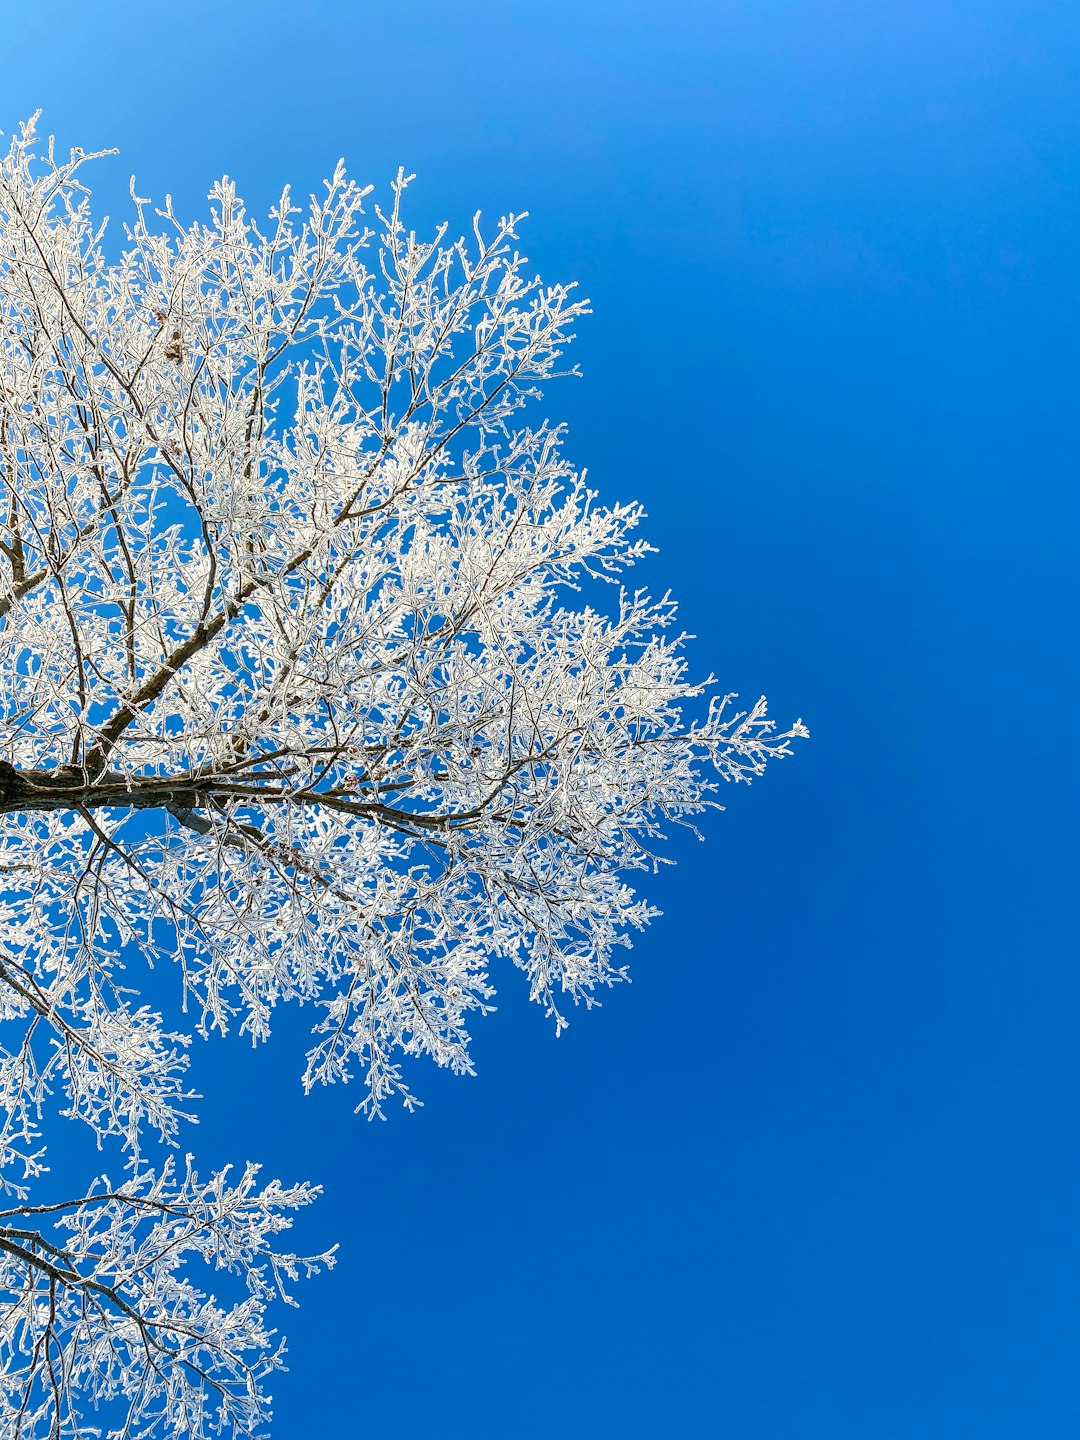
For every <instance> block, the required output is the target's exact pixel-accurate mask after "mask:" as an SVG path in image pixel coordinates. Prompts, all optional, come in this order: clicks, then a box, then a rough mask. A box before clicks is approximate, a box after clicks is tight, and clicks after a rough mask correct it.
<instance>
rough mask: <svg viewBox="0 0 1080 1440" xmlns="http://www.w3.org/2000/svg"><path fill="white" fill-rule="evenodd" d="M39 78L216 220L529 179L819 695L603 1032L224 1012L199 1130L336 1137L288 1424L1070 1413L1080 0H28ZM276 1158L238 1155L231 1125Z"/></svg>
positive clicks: (433, 201)
mask: <svg viewBox="0 0 1080 1440" xmlns="http://www.w3.org/2000/svg"><path fill="white" fill-rule="evenodd" d="M9 8H10V13H8V14H6V15H5V17H4V27H3V34H2V36H0V81H2V85H0V93H2V95H3V99H4V104H3V111H4V114H3V116H2V117H0V125H2V126H3V128H4V129H8V130H9V129H11V128H12V127H13V126H14V125H15V124H16V123H17V121H18V120H19V119H20V118H22V117H23V116H25V115H26V114H27V113H29V112H30V111H32V110H33V109H35V108H37V107H38V106H42V107H44V111H45V114H44V119H43V124H44V126H45V128H46V129H48V130H53V131H55V132H56V133H57V135H58V137H59V139H60V140H61V141H62V143H63V144H65V145H67V144H80V145H82V146H84V148H87V149H90V148H92V147H96V146H99V145H116V146H118V147H120V149H121V151H122V155H121V158H120V160H119V161H110V162H108V164H107V166H103V167H102V168H101V174H100V190H99V194H100V203H101V204H102V206H103V207H105V208H107V209H109V210H110V211H111V212H112V213H114V214H117V215H119V214H120V213H121V212H122V209H123V202H124V197H125V195H126V180H127V175H128V174H129V173H130V171H132V170H134V171H135V172H136V174H137V176H138V180H139V188H140V190H141V191H142V193H152V194H155V195H161V194H163V193H164V192H165V191H166V190H169V191H171V192H172V194H173V195H174V197H175V199H176V202H177V208H178V209H179V210H180V211H181V212H186V213H187V214H189V215H194V214H195V213H196V212H197V209H198V206H199V205H200V203H201V200H202V197H203V196H204V195H205V191H206V189H207V188H208V185H209V183H210V181H211V180H212V179H213V178H214V177H216V176H217V175H220V174H221V173H222V172H223V171H227V172H228V173H229V174H231V175H233V176H235V177H236V178H237V180H238V182H239V184H240V187H241V190H242V192H243V193H245V194H246V195H247V197H248V198H249V199H250V201H251V202H252V203H253V204H255V205H257V206H262V205H265V204H267V203H269V201H270V200H271V199H272V198H273V197H274V196H275V195H276V193H277V190H278V189H279V188H280V184H281V182H282V181H284V180H286V179H288V180H291V181H293V182H294V183H295V185H296V187H297V188H298V189H299V190H301V191H305V190H307V189H309V188H313V187H314V186H315V185H316V184H317V183H318V181H319V179H320V178H321V176H322V175H323V174H324V173H325V172H326V171H327V170H328V169H329V168H330V167H332V165H333V163H334V161H335V160H336V159H337V157H338V156H339V155H342V154H343V155H345V156H346V157H347V159H348V160H349V163H350V166H351V168H352V169H353V171H354V172H355V173H357V174H358V175H359V176H360V177H361V178H364V179H370V180H373V181H375V182H376V183H377V184H383V183H385V182H386V181H388V180H389V179H390V178H391V176H392V175H393V174H394V172H395V171H396V169H397V167H398V165H399V164H400V165H404V166H406V167H407V168H408V169H409V170H413V171H416V172H417V173H418V175H419V181H418V183H417V185H416V186H415V187H414V188H413V189H412V190H411V191H410V195H411V197H412V203H411V208H412V214H413V216H414V218H415V220H416V223H417V226H418V227H422V226H424V225H426V224H431V223H433V222H434V221H436V220H438V219H442V218H444V217H446V218H449V219H450V220H451V222H452V224H453V225H454V226H455V227H460V226H463V225H464V224H465V223H466V222H467V220H468V217H469V216H471V214H472V212H473V210H475V209H476V208H477V207H478V206H479V207H482V208H483V209H485V210H486V211H488V212H489V213H493V214H500V213H504V212H506V211H507V210H517V209H522V208H528V209H529V210H530V211H531V213H532V217H533V218H532V219H531V220H530V221H529V222H528V225H527V228H526V230H525V239H526V242H527V243H526V247H525V248H526V250H527V251H528V253H529V255H530V256H531V258H532V259H533V261H534V262H535V264H536V266H537V268H538V269H540V270H541V271H542V273H544V274H545V276H550V277H553V278H577V279H579V280H580V281H581V282H582V284H583V287H584V289H585V290H586V292H587V293H588V294H589V295H590V296H591V297H592V299H593V302H594V306H595V315H594V317H593V318H592V319H591V320H589V321H588V322H587V323H586V324H585V325H584V326H583V327H582V330H581V339H580V343H579V346H578V350H579V356H578V358H579V360H580V363H581V364H582V367H583V369H584V371H585V378H584V379H583V380H580V381H576V382H569V381H567V382H562V384H561V386H560V387H559V388H558V389H556V390H553V391H552V392H551V399H550V411H551V413H552V414H553V415H556V414H557V415H561V416H563V417H565V418H566V419H567V420H568V421H569V423H570V425H571V428H572V441H571V447H570V452H571V453H572V455H573V456H574V457H575V459H576V460H577V461H578V462H579V463H581V464H583V465H588V467H589V469H590V474H591V477H592V479H593V480H594V481H595V483H596V484H597V486H598V488H600V489H601V491H602V493H603V494H604V495H605V497H608V498H611V499H616V498H633V499H640V500H642V501H643V502H644V503H645V505H646V508H647V510H648V511H649V514H650V517H651V520H650V524H649V532H648V533H649V535H650V537H651V538H652V539H653V541H654V542H655V543H656V544H657V545H658V546H659V547H660V554H659V555H658V556H656V557H654V558H652V559H651V560H650V561H649V563H648V565H647V566H646V567H645V572H644V578H645V579H646V580H647V582H648V583H649V584H650V585H651V586H653V587H655V588H657V589H659V590H663V589H665V588H666V587H667V586H668V585H669V584H670V585H671V586H672V587H673V588H674V589H676V591H677V593H678V594H679V596H680V597H681V600H682V605H683V612H682V613H683V620H684V623H685V625H686V626H687V628H688V629H690V630H692V631H693V632H694V633H695V634H696V635H697V637H698V639H697V640H696V641H695V643H694V647H693V652H694V657H695V661H696V664H697V665H698V667H699V669H700V670H701V672H703V673H704V672H708V671H710V670H711V671H714V672H715V673H716V674H717V676H718V677H719V678H720V680H721V682H722V684H723V685H724V687H725V688H730V689H739V690H741V691H742V692H743V693H744V694H745V695H746V696H748V697H751V698H752V697H754V696H756V695H757V694H758V693H760V692H761V691H765V692H766V693H768V695H769V697H770V701H771V703H772V706H773V709H774V711H775V713H776V714H777V715H778V716H779V717H780V718H781V719H788V718H791V717H793V716H794V715H795V714H802V715H803V716H804V717H805V718H806V719H807V721H808V722H809V724H810V726H811V729H812V733H813V738H812V741H811V742H810V743H809V744H806V745H803V746H802V747H800V752H799V755H798V758H797V759H796V760H793V761H790V762H787V763H785V764H784V765H783V766H781V767H779V768H778V769H777V770H776V772H775V773H774V774H772V775H770V776H769V777H768V778H767V779H766V780H765V781H764V782H763V783H762V784H761V785H760V786H757V787H755V789H754V790H753V791H751V792H746V791H742V792H740V793H738V794H730V795H729V796H728V797H727V798H728V799H729V801H730V808H729V810H728V811H727V813H726V814H725V815H723V816H719V817H716V819H715V821H714V823H712V824H710V825H709V826H708V838H707V842H706V843H705V844H703V845H702V844H698V843H697V842H695V841H692V840H690V839H687V838H685V837H684V838H678V839H676V840H675V841H674V842H673V844H672V846H671V848H670V853H671V854H672V855H674V856H675V857H676V858H677V860H678V862H679V863H678V866H677V868H675V869H673V870H668V871H666V872H665V873H663V874H662V875H660V876H659V877H658V878H657V879H656V880H655V881H653V882H651V884H650V890H649V893H650V894H651V896H652V897H653V898H654V899H655V900H656V901H657V902H658V903H659V904H660V905H662V907H663V909H664V911H665V915H664V918H663V919H662V920H660V921H658V922H657V923H656V924H655V925H654V926H653V928H652V930H651V932H650V933H649V934H648V935H647V936H646V937H645V938H644V939H643V940H641V941H640V942H639V943H638V944H637V946H636V948H635V951H634V955H633V971H634V984H633V985H632V986H628V987H623V988H622V989H621V990H620V991H618V992H616V993H614V994H612V996H611V997H610V998H609V1000H608V1001H607V1003H606V1004H605V1006H604V1008H603V1009H602V1010H601V1011H599V1012H596V1013H594V1014H592V1015H590V1016H584V1015H582V1016H579V1017H576V1018H575V1023H574V1024H573V1025H572V1027H571V1029H570V1031H569V1033H568V1034H566V1035H565V1036H563V1037H562V1038H561V1039H560V1040H559V1041H558V1042H557V1043H556V1041H555V1039H554V1038H553V1036H552V1034H551V1033H550V1032H549V1030H548V1027H547V1026H546V1024H545V1022H544V1020H543V1017H542V1015H541V1014H540V1012H539V1011H538V1010H534V1009H531V1008H530V1007H529V1006H528V1005H527V1003H526V999H525V996H524V994H523V993H521V991H520V988H519V987H516V986H515V985H514V984H513V983H512V981H511V983H507V984H506V986H505V987H504V988H503V989H502V991H501V1004H500V1011H499V1013H498V1015H497V1016H495V1017H492V1018H491V1019H490V1020H488V1021H487V1022H486V1023H484V1024H482V1025H481V1026H480V1027H479V1033H478V1040H477V1052H478V1057H479V1063H480V1074H479V1077H478V1078H476V1079H474V1080H468V1081H460V1080H459V1081H454V1080H451V1079H449V1078H448V1077H445V1076H442V1075H439V1074H425V1073H423V1072H420V1073H416V1074H415V1075H414V1078H415V1079H416V1081H417V1084H418V1088H419V1090H420V1092H421V1094H422V1095H423V1096H424V1098H425V1099H426V1100H427V1106H426V1108H425V1109H424V1110H423V1111H422V1112H421V1113H420V1114H419V1115H418V1116H416V1117H414V1118H411V1119H410V1118H409V1117H407V1116H405V1115H402V1116H400V1117H395V1118H394V1119H393V1120H392V1121H391V1122H390V1123H388V1124H385V1125H366V1124H364V1123H363V1122H362V1121H359V1120H357V1119H356V1118H354V1117H353V1116H352V1114H351V1109H352V1105H353V1104H354V1103H355V1102H356V1100H357V1099H358V1098H359V1097H358V1096H357V1095H355V1094H350V1093H349V1092H327V1093H324V1094H320V1095H317V1096H315V1097H313V1098H312V1099H310V1100H307V1101H305V1100H303V1098H302V1097H301V1096H300V1094H299V1090H298V1086H297V1084H296V1082H295V1078H294V1077H295V1074H296V1071H297V1068H298V1067H297V1065H296V1055H297V1050H298V1047H299V1046H300V1044H301V1038H302V1031H301V1027H300V1025H299V1024H298V1023H297V1021H298V1019H301V1018H302V1017H294V1018H293V1019H292V1020H291V1021H287V1022H286V1023H285V1024H284V1025H283V1026H282V1032H281V1034H280V1036H279V1037H277V1038H276V1039H275V1042H274V1043H273V1044H271V1045H270V1046H269V1047H268V1048H267V1049H266V1050H265V1051H262V1052H260V1053H259V1054H257V1055H255V1056H252V1055H251V1054H250V1053H249V1052H247V1051H245V1049H244V1047H243V1046H241V1045H239V1044H236V1045H234V1044H229V1043H227V1044H217V1045H216V1046H208V1047H205V1048H204V1049H201V1050H200V1051H199V1053H198V1055H197V1058H196V1066H197V1070H196V1075H197V1079H198V1081H199V1082H200V1083H201V1085H202V1086H203V1088H205V1089H206V1090H207V1092H208V1094H211V1095H213V1096H214V1101H213V1103H212V1104H209V1105H208V1106H207V1110H206V1116H205V1122H204V1125H203V1127H202V1131H201V1133H200V1134H198V1135H196V1136H195V1137H194V1140H195V1143H196V1144H197V1148H198V1150H199V1153H200V1156H201V1158H202V1160H203V1162H204V1164H209V1163H211V1162H214V1161H220V1160H224V1159H226V1158H230V1157H236V1152H237V1148H238V1145H239V1144H240V1143H241V1141H242V1146H243V1152H244V1155H250V1156H251V1157H252V1158H259V1159H263V1160H265V1161H266V1162H267V1165H268V1166H269V1167H270V1169H271V1170H272V1171H273V1172H274V1173H279V1172H280V1173H282V1174H283V1175H284V1176H285V1178H291V1177H293V1176H304V1177H310V1178H317V1179H319V1180H321V1181H322V1182H323V1183H324V1184H325V1186H326V1191H327V1193H326V1198H325V1200H324V1202H323V1203H322V1204H321V1205H320V1206H319V1209H318V1212H317V1214H313V1215H312V1216H311V1217H310V1219H309V1220H305V1228H306V1231H307V1233H308V1234H309V1235H310V1237H311V1238H312V1240H313V1241H314V1239H315V1238H316V1237H318V1238H319V1239H322V1238H323V1237H331V1238H337V1239H339V1240H340V1241H341V1244H342V1252H341V1264H340V1266H339V1268H338V1270H337V1271H336V1272H335V1273H334V1274H333V1275H332V1276H330V1277H328V1278H323V1279H321V1280H319V1281H316V1282H312V1283H311V1284H310V1285H309V1286H308V1287H306V1289H305V1292H304V1294H303V1297H302V1298H303V1302H304V1303H303V1308H302V1310H301V1311H300V1312H298V1313H296V1314H286V1315H285V1316H284V1317H283V1324H285V1322H287V1324H285V1328H287V1330H288V1333H289V1335H290V1342H291V1344H290V1349H291V1357H292V1359H291V1365H292V1368H291V1370H290V1373H289V1374H288V1375H286V1376H284V1377H282V1378H281V1379H280V1380H279V1382H278V1385H277V1405H276V1412H277V1418H276V1425H275V1434H276V1436H277V1437H279V1440H294V1437H301V1436H308V1435H342V1436H348V1437H351V1436H353V1435H355V1436H358V1437H361V1436H362V1437H369V1440H390V1437H393V1440H413V1437H425V1440H426V1437H429V1436H432V1435H438V1436H442V1437H447V1440H455V1437H457V1436H462V1437H469V1440H533V1437H536V1440H540V1437H548V1436H552V1435H560V1436H567V1437H577V1436H612V1437H619V1440H624V1437H625V1440H637V1437H641V1440H652V1437H668V1436H673V1437H688V1440H697V1437H725V1440H728V1437H730V1440H818V1437H821V1440H914V1437H918V1440H938V1437H941V1440H952V1437H967V1436H979V1437H980V1440H991V1437H997V1436H1001V1437H1009V1440H1015V1437H1017V1436H1031V1437H1038V1440H1056V1437H1062V1440H1064V1437H1070V1440H1071V1437H1075V1436H1076V1435H1077V1434H1078V1433H1080V1382H1078V1378H1077V1377H1078V1374H1080V1368H1078V1363H1077V1350H1078V1345H1080V1240H1078V1226H1077V1220H1078V1214H1080V1153H1078V1148H1077V1139H1078V1131H1080V1127H1078V1121H1077V1110H1078V1106H1077V1100H1078V1098H1080V1090H1078V1079H1080V1075H1078V1056H1080V1041H1078V1038H1077V1020H1078V1018H1080V1013H1078V1012H1080V1004H1078V1001H1080V994H1078V967H1077V948H1078V947H1077V938H1078V924H1077V921H1078V915H1077V907H1076V902H1075V898H1074V892H1075V878H1074V877H1075V865H1076V851H1075V844H1074V834H1075V822H1074V819H1073V814H1074V811H1075V807H1076V798H1077V796H1076V784H1075V778H1076V775H1075V764H1074V761H1073V749H1074V745H1075V741H1074V738H1073V731H1074V725H1075V715H1076V710H1077V695H1076V688H1077V687H1076V664H1075V640H1074V631H1075V620H1074V617H1075V613H1076V602H1077V598H1078V597H1077V593H1076V590H1077V587H1076V582H1075V578H1074V576H1075V568H1076V567H1075V559H1074V556H1075V550H1076V534H1077V529H1076V521H1077V514H1076V511H1077V501H1076V469H1077V464H1076V462H1077V435H1076V419H1075V414H1076V400H1075V392H1076V387H1077V380H1078V364H1077V351H1078V341H1077V317H1078V299H1080V296H1078V288H1080V286H1078V280H1077V275H1078V268H1077V252H1078V246H1077V239H1078V226H1080V12H1078V11H1076V10H1075V9H1074V8H1073V7H1070V6H1068V5H1062V4H1060V3H1054V4H1050V3H1045V0H1025V3H1023V4H1021V3H1019V0H1014V3H1009V4H1006V3H1000V0H980V3H974V0H970V3H949V0H933V3H923V0H905V3H900V0H891V3H871V0H864V3H855V0H851V3H841V0H805V3H779V0H740V3H725V0H712V3H708V4H706V3H699V0H689V3H683V4H680V5H677V6H676V5H671V4H659V3H639V0H617V3H616V0H576V3H573V4H571V3H567V0H546V3H543V4H539V3H536V4H534V3H513V0H505V3H503V4H487V3H479V0H456V3H454V4H448V3H445V0H444V3H441V4H434V3H428V0H399V3H397V4H394V5H380V6H375V5H372V4H370V3H368V0H353V3H344V0H335V3H327V0H323V3H320V0H308V3H305V4H303V5H297V4H292V3H288V4H287V3H283V0H264V3H263V4H261V5H255V4H251V3H240V4H228V3H207V0H193V3H188V4H186V5H184V6H183V7H180V6H176V5H168V6H166V5H158V4H153V3H150V4H133V3H110V4H105V5H100V6H87V5H85V4H74V3H68V0H62V3H61V0H37V3H35V4H34V5H32V6H31V5H25V6H21V7H14V6H13V7H9ZM239 1158H243V1156H240V1157H239Z"/></svg>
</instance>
